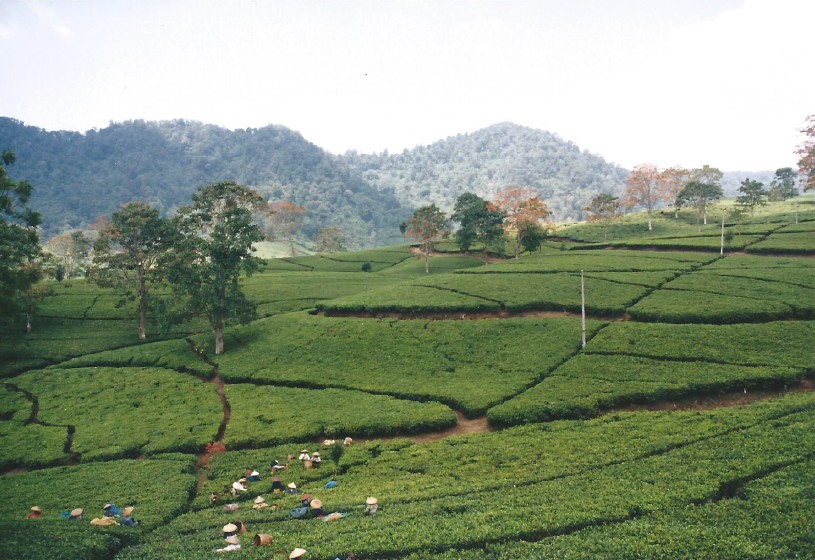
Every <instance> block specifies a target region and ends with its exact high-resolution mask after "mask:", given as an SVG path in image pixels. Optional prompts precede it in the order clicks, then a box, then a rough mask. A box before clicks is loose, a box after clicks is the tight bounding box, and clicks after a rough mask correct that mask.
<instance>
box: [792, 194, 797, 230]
mask: <svg viewBox="0 0 815 560" xmlns="http://www.w3.org/2000/svg"><path fill="white" fill-rule="evenodd" d="M792 207H793V208H794V209H795V223H796V224H797V223H798V201H797V200H796V201H795V202H793V203H792Z"/></svg>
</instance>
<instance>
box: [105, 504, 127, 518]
mask: <svg viewBox="0 0 815 560" xmlns="http://www.w3.org/2000/svg"><path fill="white" fill-rule="evenodd" d="M102 511H104V512H105V514H104V515H105V517H119V516H120V515H121V514H122V510H120V509H119V508H117V507H116V506H115V505H114V504H105V505H104V506H102Z"/></svg>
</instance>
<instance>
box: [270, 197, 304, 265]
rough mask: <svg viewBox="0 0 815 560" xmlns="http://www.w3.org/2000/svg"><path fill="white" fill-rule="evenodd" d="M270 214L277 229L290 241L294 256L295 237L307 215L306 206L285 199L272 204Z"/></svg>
mask: <svg viewBox="0 0 815 560" xmlns="http://www.w3.org/2000/svg"><path fill="white" fill-rule="evenodd" d="M269 215H270V216H271V219H272V225H273V226H274V228H275V231H276V232H277V233H278V234H279V235H280V236H281V237H282V238H283V239H285V240H286V241H288V243H289V249H290V250H291V256H292V257H293V256H294V254H295V251H294V238H295V236H296V235H297V232H298V231H300V226H301V225H303V219H305V217H306V208H305V206H297V205H296V204H294V203H293V202H289V201H287V200H283V201H280V202H275V203H274V204H272V205H271V208H270V209H269Z"/></svg>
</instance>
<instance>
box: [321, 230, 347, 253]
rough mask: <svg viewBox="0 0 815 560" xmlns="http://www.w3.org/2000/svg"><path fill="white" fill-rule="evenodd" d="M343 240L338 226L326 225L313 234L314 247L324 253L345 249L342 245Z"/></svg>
mask: <svg viewBox="0 0 815 560" xmlns="http://www.w3.org/2000/svg"><path fill="white" fill-rule="evenodd" d="M343 241H345V236H344V235H343V233H342V230H341V229H340V228H338V227H337V226H326V227H324V228H322V229H320V230H318V231H317V234H316V235H315V236H314V248H315V249H316V250H317V251H321V252H324V253H334V252H336V251H343V250H345V247H343V246H342V243H343Z"/></svg>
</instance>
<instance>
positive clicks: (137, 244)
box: [89, 202, 174, 340]
mask: <svg viewBox="0 0 815 560" xmlns="http://www.w3.org/2000/svg"><path fill="white" fill-rule="evenodd" d="M173 232H174V230H173V227H172V224H171V222H170V221H169V220H167V219H165V218H162V217H161V215H160V214H159V211H158V210H157V209H156V208H153V207H151V206H149V205H147V204H145V203H143V202H129V203H127V204H125V205H123V206H122V207H121V209H120V210H118V211H116V212H114V213H113V215H112V216H111V219H110V221H105V222H102V223H100V230H99V237H97V239H96V243H94V246H93V249H94V253H95V255H94V258H93V266H92V267H91V269H90V274H89V277H90V278H91V280H92V281H94V282H95V283H97V284H99V285H100V286H105V287H112V288H114V289H115V290H117V291H118V292H119V293H121V294H122V296H123V299H122V301H121V302H120V305H121V304H123V303H124V302H125V301H126V300H129V299H134V298H135V299H136V301H137V303H138V309H139V327H138V331H139V338H140V339H141V340H144V339H145V338H147V309H148V303H149V294H150V290H151V289H152V288H153V287H154V286H155V285H157V284H159V283H161V281H162V278H163V276H164V275H163V268H162V267H160V266H158V263H159V261H160V260H161V258H162V257H163V256H164V255H165V253H166V252H167V251H168V250H169V247H170V246H171V244H172V241H173Z"/></svg>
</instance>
